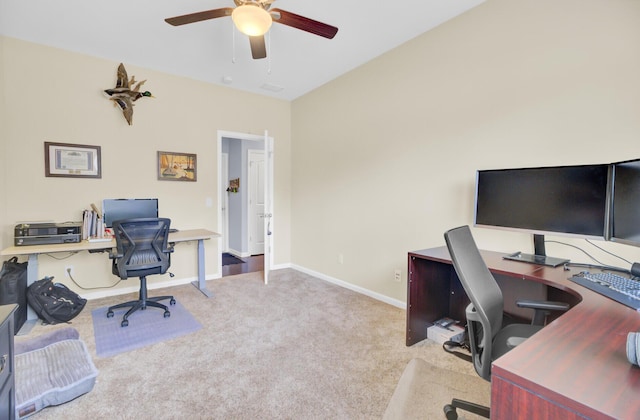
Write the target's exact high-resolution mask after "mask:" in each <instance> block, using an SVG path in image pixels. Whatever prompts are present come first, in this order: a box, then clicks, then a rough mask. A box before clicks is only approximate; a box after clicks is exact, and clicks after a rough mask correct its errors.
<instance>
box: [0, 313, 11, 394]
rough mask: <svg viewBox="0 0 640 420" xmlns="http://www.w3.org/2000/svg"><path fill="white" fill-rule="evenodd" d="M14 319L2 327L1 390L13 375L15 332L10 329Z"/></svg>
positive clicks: (0, 339)
mask: <svg viewBox="0 0 640 420" xmlns="http://www.w3.org/2000/svg"><path fill="white" fill-rule="evenodd" d="M11 318H12V317H9V318H7V319H5V320H4V322H3V323H2V324H1V325H0V388H3V387H4V385H5V383H6V382H7V379H8V378H10V377H11V375H13V346H12V345H11V343H12V342H13V331H11V330H12V328H10V324H9V323H10V322H11V321H12V319H11Z"/></svg>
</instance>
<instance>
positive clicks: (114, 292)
mask: <svg viewBox="0 0 640 420" xmlns="http://www.w3.org/2000/svg"><path fill="white" fill-rule="evenodd" d="M219 278H221V276H220V275H215V276H207V277H205V280H214V279H219ZM122 281H126V282H130V283H131V286H130V287H123V288H118V289H105V290H99V291H94V292H90V293H84V292H81V293H80V295H81V296H82V297H83V298H85V299H87V300H94V299H100V298H104V297H111V296H119V295H125V294H127V293H135V292H138V291H139V290H140V280H139V279H138V278H137V277H131V278H130V279H127V280H122ZM193 281H198V278H197V277H187V278H184V279H171V278H169V279H168V280H165V281H161V282H158V283H152V284H148V283H147V289H148V290H154V289H162V288H164V287H171V286H179V285H182V284H187V283H191V282H193Z"/></svg>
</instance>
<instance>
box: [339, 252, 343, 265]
mask: <svg viewBox="0 0 640 420" xmlns="http://www.w3.org/2000/svg"><path fill="white" fill-rule="evenodd" d="M338 264H344V255H342V254H338Z"/></svg>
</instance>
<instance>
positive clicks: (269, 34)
mask: <svg viewBox="0 0 640 420" xmlns="http://www.w3.org/2000/svg"><path fill="white" fill-rule="evenodd" d="M267 60H268V61H267V62H268V65H267V74H271V31H269V32H267Z"/></svg>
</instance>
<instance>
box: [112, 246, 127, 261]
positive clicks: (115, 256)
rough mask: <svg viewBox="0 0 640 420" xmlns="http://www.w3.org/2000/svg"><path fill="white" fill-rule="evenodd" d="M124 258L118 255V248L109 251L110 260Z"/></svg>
mask: <svg viewBox="0 0 640 420" xmlns="http://www.w3.org/2000/svg"><path fill="white" fill-rule="evenodd" d="M122 257H124V255H123V254H120V253H118V248H111V251H109V258H110V259H112V260H115V259H116V258H122Z"/></svg>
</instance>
